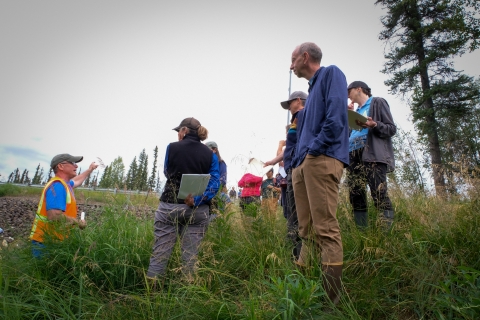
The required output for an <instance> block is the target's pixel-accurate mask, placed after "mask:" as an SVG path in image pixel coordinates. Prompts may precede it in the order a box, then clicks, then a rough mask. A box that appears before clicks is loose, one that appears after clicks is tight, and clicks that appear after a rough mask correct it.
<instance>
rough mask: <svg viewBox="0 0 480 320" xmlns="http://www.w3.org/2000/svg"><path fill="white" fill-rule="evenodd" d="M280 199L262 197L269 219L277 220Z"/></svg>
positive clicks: (263, 206) (264, 209)
mask: <svg viewBox="0 0 480 320" xmlns="http://www.w3.org/2000/svg"><path fill="white" fill-rule="evenodd" d="M277 206H278V199H277V198H266V199H262V209H263V212H264V213H265V215H266V217H267V218H268V219H272V220H275V218H276V214H277Z"/></svg>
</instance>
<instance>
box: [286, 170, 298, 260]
mask: <svg viewBox="0 0 480 320" xmlns="http://www.w3.org/2000/svg"><path fill="white" fill-rule="evenodd" d="M285 196H286V197H285V200H286V201H285V202H286V212H285V218H286V219H287V237H288V239H289V240H290V242H291V244H292V245H293V255H294V256H295V258H296V259H297V260H298V257H299V256H300V250H301V248H302V239H301V238H300V236H299V234H298V216H297V207H296V205H295V194H294V193H293V183H292V169H288V171H287V190H286V195H285Z"/></svg>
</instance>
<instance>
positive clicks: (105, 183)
mask: <svg viewBox="0 0 480 320" xmlns="http://www.w3.org/2000/svg"><path fill="white" fill-rule="evenodd" d="M157 158H158V147H157V146H156V147H155V149H154V150H153V166H152V171H151V172H150V174H149V172H148V155H147V154H146V153H145V149H143V150H142V152H140V155H139V156H138V160H137V157H134V158H133V160H132V162H131V163H130V167H129V169H128V171H127V174H126V175H125V165H124V164H123V159H122V157H120V156H119V157H117V158H116V159H115V160H113V161H112V163H111V164H110V165H108V166H106V167H105V170H104V171H103V175H102V178H101V180H100V183H99V184H98V186H99V187H100V188H120V189H127V190H140V191H148V190H158V188H159V183H160V177H159V172H158V170H157V160H158V159H157Z"/></svg>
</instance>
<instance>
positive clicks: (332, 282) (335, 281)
mask: <svg viewBox="0 0 480 320" xmlns="http://www.w3.org/2000/svg"><path fill="white" fill-rule="evenodd" d="M342 269H343V265H339V266H332V265H324V264H323V265H322V271H323V288H324V289H325V292H326V293H327V296H328V298H329V299H330V301H332V303H333V304H334V305H337V304H338V303H339V302H340V292H341V289H342Z"/></svg>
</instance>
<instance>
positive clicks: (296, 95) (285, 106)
mask: <svg viewBox="0 0 480 320" xmlns="http://www.w3.org/2000/svg"><path fill="white" fill-rule="evenodd" d="M297 98H300V99H302V100H307V98H308V94H306V93H305V92H303V91H295V92H292V94H291V95H290V97H288V100H287V101H282V102H280V105H281V106H282V108H283V109H285V110H288V109H290V106H289V102H290V101H292V100H295V99H297Z"/></svg>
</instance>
